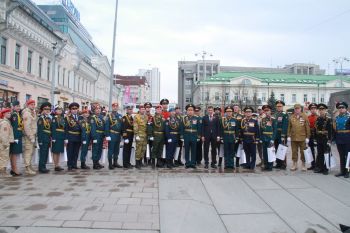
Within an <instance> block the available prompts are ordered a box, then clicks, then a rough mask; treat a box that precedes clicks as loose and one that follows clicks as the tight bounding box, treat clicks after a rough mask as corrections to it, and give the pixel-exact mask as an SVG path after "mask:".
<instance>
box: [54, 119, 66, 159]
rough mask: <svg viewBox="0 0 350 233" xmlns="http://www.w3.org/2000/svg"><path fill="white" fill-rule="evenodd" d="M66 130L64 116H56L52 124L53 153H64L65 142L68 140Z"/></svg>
mask: <svg viewBox="0 0 350 233" xmlns="http://www.w3.org/2000/svg"><path fill="white" fill-rule="evenodd" d="M64 128H65V120H64V117H63V116H62V115H56V116H54V117H53V119H52V123H51V135H52V153H55V154H60V153H63V152H64V140H65V139H66V134H65V131H64Z"/></svg>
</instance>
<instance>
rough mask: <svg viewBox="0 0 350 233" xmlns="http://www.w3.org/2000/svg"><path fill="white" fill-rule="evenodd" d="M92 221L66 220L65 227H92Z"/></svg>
mask: <svg viewBox="0 0 350 233" xmlns="http://www.w3.org/2000/svg"><path fill="white" fill-rule="evenodd" d="M91 225H92V222H91V221H65V222H64V223H63V227H76V228H90V227H91Z"/></svg>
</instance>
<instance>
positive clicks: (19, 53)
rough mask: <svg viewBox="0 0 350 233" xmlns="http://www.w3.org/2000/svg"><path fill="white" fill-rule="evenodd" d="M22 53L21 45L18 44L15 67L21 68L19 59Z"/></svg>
mask: <svg viewBox="0 0 350 233" xmlns="http://www.w3.org/2000/svg"><path fill="white" fill-rule="evenodd" d="M20 55H21V46H20V45H18V44H16V52H15V68H16V69H17V70H19V59H20Z"/></svg>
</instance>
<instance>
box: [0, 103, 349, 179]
mask: <svg viewBox="0 0 350 233" xmlns="http://www.w3.org/2000/svg"><path fill="white" fill-rule="evenodd" d="M168 104H169V101H168V100H167V99H162V100H161V101H160V104H159V105H157V106H155V114H154V115H153V114H151V108H152V107H153V106H152V104H151V103H149V102H147V103H145V104H141V105H139V106H138V113H137V114H133V107H132V106H129V107H127V108H126V114H125V115H124V116H122V115H121V114H120V113H119V112H118V110H119V104H118V103H113V104H112V109H111V111H110V112H108V113H102V111H101V106H100V105H99V104H95V105H93V106H92V109H91V111H90V110H88V109H83V110H81V111H79V108H80V106H79V104H78V103H75V102H74V103H71V104H70V105H69V112H68V113H66V114H65V113H64V111H63V109H62V108H61V107H60V106H55V107H54V108H52V106H51V104H50V103H49V102H46V103H43V104H41V106H40V114H37V113H36V111H35V109H36V107H35V101H34V100H28V101H27V102H26V108H25V109H23V110H21V108H20V103H19V102H18V101H15V102H13V103H12V109H10V108H5V109H3V110H2V111H1V118H2V119H1V120H0V147H1V150H0V169H1V172H0V174H1V175H2V176H10V175H12V176H20V175H21V173H20V172H19V170H18V168H17V166H16V164H17V158H18V155H19V154H23V161H24V166H25V173H26V174H27V175H35V174H36V172H37V171H35V170H34V168H33V166H32V160H33V159H32V156H33V152H34V150H35V147H36V146H39V163H38V172H39V173H48V172H49V169H47V167H46V166H47V162H48V156H49V152H50V151H51V153H52V160H53V164H54V170H55V171H56V172H60V171H62V170H64V169H63V168H62V167H61V166H60V156H61V155H62V154H63V153H64V152H65V151H66V154H67V169H68V171H72V170H75V169H78V158H79V157H80V163H81V164H80V169H90V167H89V166H88V165H87V164H86V158H87V154H88V150H89V149H90V147H91V151H92V161H93V167H92V168H93V169H96V170H99V169H101V168H103V167H104V166H103V165H102V164H101V163H100V160H101V155H102V151H103V147H104V144H107V145H108V146H107V150H108V152H107V157H108V169H111V170H112V169H115V168H125V169H130V168H133V167H134V166H133V165H131V161H130V159H131V153H132V151H133V142H134V141H135V147H136V148H135V168H137V169H141V168H142V167H143V166H151V167H152V168H154V169H155V168H156V167H157V168H164V167H166V168H169V169H171V168H173V167H178V166H183V165H185V167H186V168H196V167H197V166H198V165H200V164H201V163H202V160H203V157H204V168H206V169H208V168H209V165H210V167H211V168H213V169H215V168H217V166H219V167H221V166H222V162H223V161H224V169H232V170H233V169H235V168H238V167H242V168H243V169H247V170H250V171H254V170H255V168H256V166H259V165H260V166H262V170H263V171H272V170H273V168H276V169H286V167H287V163H286V161H287V160H286V159H285V160H279V159H277V160H276V163H275V166H273V162H269V160H268V149H269V148H271V147H274V148H275V149H276V150H277V149H278V147H279V145H289V144H290V145H291V148H292V161H293V164H292V166H291V168H290V170H292V171H295V170H297V169H298V160H299V158H298V157H299V153H300V160H301V162H302V163H301V170H302V171H306V170H314V172H316V173H323V174H328V169H327V167H326V165H325V162H324V154H325V153H329V151H330V145H331V143H332V141H335V143H336V144H337V149H338V152H339V157H340V173H339V174H337V175H336V176H344V177H346V178H347V177H349V169H348V167H349V165H348V164H347V160H348V159H347V157H348V153H349V152H350V115H349V113H348V111H347V108H348V105H347V103H345V102H339V103H337V105H336V108H337V109H338V115H337V116H336V117H335V118H334V119H333V120H332V119H331V118H330V117H329V114H327V109H328V108H327V106H326V105H325V104H315V103H312V104H310V105H309V106H308V109H309V115H307V114H306V113H304V112H303V111H302V106H301V105H300V104H295V105H294V112H293V113H292V114H291V115H288V114H287V113H286V112H284V111H283V108H284V106H285V103H284V102H283V101H281V100H279V101H276V103H275V107H276V111H275V112H274V113H273V112H272V106H269V105H263V106H262V108H261V110H262V111H261V113H260V114H259V115H258V116H254V114H253V113H254V109H253V108H252V107H245V108H244V109H243V111H242V112H241V111H240V109H239V106H238V105H233V106H227V107H225V108H224V112H222V109H221V108H219V107H215V108H214V107H213V106H209V107H207V109H206V114H205V115H204V116H202V115H201V109H200V107H198V106H197V107H196V106H194V105H192V104H188V105H187V106H186V108H185V110H186V113H185V114H183V113H182V112H181V109H180V108H179V107H176V108H170V109H168ZM52 109H53V110H52ZM121 146H122V148H123V149H122V150H120V148H121ZM306 147H310V148H311V150H312V154H313V156H314V162H313V163H312V164H311V167H309V168H306V165H305V158H304V153H303V151H304V149H305V148H306ZM183 148H184V151H182V149H183ZM210 148H211V150H210V151H209V149H210ZM239 148H242V149H243V150H244V153H245V160H246V161H245V162H244V163H240V158H239V157H238V156H237V153H238V149H239ZM202 149H203V150H202ZM315 149H316V150H315ZM221 150H223V151H221ZM120 151H122V161H123V162H122V164H119V163H118V158H120V157H121V156H119V152H120ZM315 151H317V157H316V156H315V155H316V153H315ZM209 153H210V155H211V156H210V158H209ZM181 154H184V160H185V164H183V163H182V156H181ZM218 154H221V155H223V156H219V160H218V161H217V157H218ZM257 154H258V155H259V157H260V159H261V161H262V163H261V164H258V165H257V164H256V155H257ZM9 160H10V161H11V172H10V174H7V172H6V167H7V163H8V162H9Z"/></svg>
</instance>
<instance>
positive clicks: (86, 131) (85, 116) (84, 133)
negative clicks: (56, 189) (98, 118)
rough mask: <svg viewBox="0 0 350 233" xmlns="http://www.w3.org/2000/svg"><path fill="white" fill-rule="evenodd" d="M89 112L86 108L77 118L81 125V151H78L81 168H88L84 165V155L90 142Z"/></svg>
mask: <svg viewBox="0 0 350 233" xmlns="http://www.w3.org/2000/svg"><path fill="white" fill-rule="evenodd" d="M90 122H91V121H90V112H89V110H88V109H84V110H83V111H82V112H81V117H80V119H79V124H80V126H81V142H82V145H81V153H80V162H81V169H85V170H87V169H90V167H89V166H87V165H86V156H87V153H88V149H89V145H90V142H91V124H90Z"/></svg>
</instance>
